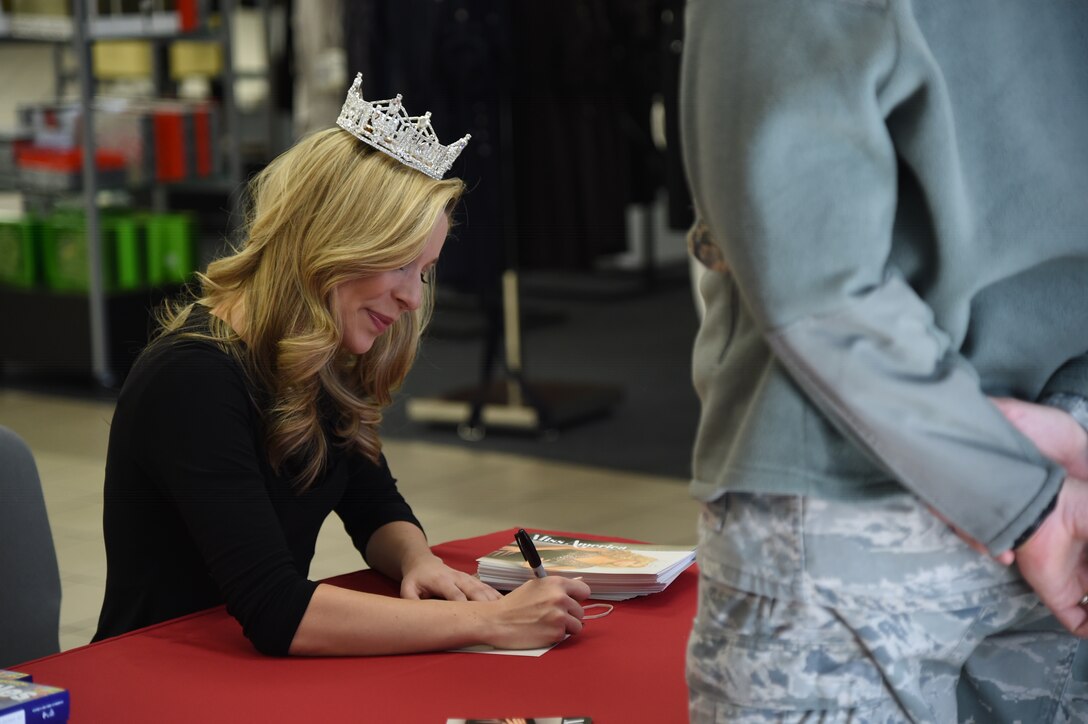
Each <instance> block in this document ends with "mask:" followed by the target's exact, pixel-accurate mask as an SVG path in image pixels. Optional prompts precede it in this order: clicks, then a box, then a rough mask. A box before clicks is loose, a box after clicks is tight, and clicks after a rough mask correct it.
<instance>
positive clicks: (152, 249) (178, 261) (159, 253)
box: [144, 213, 196, 286]
mask: <svg viewBox="0 0 1088 724" xmlns="http://www.w3.org/2000/svg"><path fill="white" fill-rule="evenodd" d="M144 218H145V223H146V226H147V281H148V283H149V284H150V285H151V286H161V285H165V284H184V283H185V282H187V281H189V278H190V276H191V275H192V273H193V272H194V271H196V253H195V249H194V246H195V245H194V240H193V220H192V217H191V216H190V215H189V214H183V213H165V214H157V213H152V214H146V215H145V217H144Z"/></svg>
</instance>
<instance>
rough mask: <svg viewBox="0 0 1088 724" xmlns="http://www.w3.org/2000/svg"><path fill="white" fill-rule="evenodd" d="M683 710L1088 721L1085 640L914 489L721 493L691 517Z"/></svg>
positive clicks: (1028, 722) (764, 718) (758, 716)
mask: <svg viewBox="0 0 1088 724" xmlns="http://www.w3.org/2000/svg"><path fill="white" fill-rule="evenodd" d="M698 556H699V557H698V560H699V567H700V574H701V578H700V581H699V610H698V614H697V616H696V619H695V625H694V628H693V630H692V633H691V638H690V641H689V643H688V664H687V676H688V688H689V692H690V715H691V721H692V722H697V723H700V724H702V723H708V722H715V723H721V722H730V724H733V723H735V722H768V721H776V722H777V721H790V722H801V721H804V722H904V721H915V722H938V723H940V724H948V723H950V722H956V721H961V722H975V723H977V724H988V723H989V722H1015V721H1020V722H1024V724H1035V723H1036V722H1052V721H1059V722H1065V721H1088V682H1086V679H1088V646H1086V647H1082V646H1080V645H1079V641H1078V639H1076V638H1074V637H1072V636H1071V635H1069V634H1067V633H1065V632H1064V630H1063V629H1062V628H1061V627H1060V625H1059V624H1058V623H1057V622H1056V621H1055V619H1054V618H1053V617H1052V616H1050V615H1049V613H1048V612H1047V610H1046V609H1045V607H1043V606H1042V605H1041V604H1040V603H1039V600H1038V598H1037V597H1036V596H1035V595H1034V594H1033V593H1032V592H1031V591H1030V589H1029V588H1028V587H1027V586H1026V585H1025V584H1024V583H1023V580H1022V579H1021V578H1020V576H1019V574H1018V573H1017V571H1016V569H1015V568H1014V567H1013V568H1006V567H1004V566H1001V565H999V564H997V563H995V562H993V561H991V560H989V559H988V558H986V557H984V556H980V555H979V554H978V553H976V552H974V551H973V550H971V549H970V548H968V547H967V546H966V545H964V544H963V542H962V541H960V539H959V538H957V537H956V536H955V535H954V534H953V533H952V532H951V531H950V530H949V529H948V527H947V526H945V525H944V524H943V523H941V522H940V521H938V520H937V519H936V518H935V517H934V516H933V515H932V514H931V513H930V512H929V511H928V510H926V509H925V508H924V507H923V506H921V505H919V504H918V502H917V501H916V499H915V498H914V497H913V496H910V495H906V494H893V495H888V496H884V497H880V498H873V499H870V500H862V501H849V502H846V501H829V500H817V499H812V498H803V497H796V496H770V495H766V496H765V495H750V494H739V493H738V494H729V495H726V496H724V497H723V498H721V499H719V500H717V501H715V502H714V503H711V504H708V505H706V506H705V507H704V510H703V514H702V516H701V519H700V524H699V551H698Z"/></svg>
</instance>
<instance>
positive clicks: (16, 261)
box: [0, 216, 41, 289]
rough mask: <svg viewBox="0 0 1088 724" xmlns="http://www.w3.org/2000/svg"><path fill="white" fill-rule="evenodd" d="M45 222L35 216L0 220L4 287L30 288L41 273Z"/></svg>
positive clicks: (0, 264)
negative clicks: (42, 230) (42, 232)
mask: <svg viewBox="0 0 1088 724" xmlns="http://www.w3.org/2000/svg"><path fill="white" fill-rule="evenodd" d="M40 239H41V223H40V222H39V221H38V220H37V219H36V218H34V217H32V216H26V217H22V218H12V219H0V284H4V285H6V286H11V287H20V288H24V289H29V288H32V287H34V286H37V284H38V280H39V273H40V271H39V270H40V267H41V262H40V258H39V257H40V253H41V249H40V246H41V241H40Z"/></svg>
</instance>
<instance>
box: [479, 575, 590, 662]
mask: <svg viewBox="0 0 1088 724" xmlns="http://www.w3.org/2000/svg"><path fill="white" fill-rule="evenodd" d="M589 593H590V590H589V586H587V585H586V584H585V583H583V582H582V581H579V580H575V579H572V578H564V577H563V576H548V577H547V578H534V579H532V580H530V581H527V582H525V583H523V584H521V585H520V586H518V587H517V588H515V589H514V590H513V591H511V592H510V593H508V594H507V595H506V596H504V597H503V598H502V599H501V600H499V601H488V602H485V603H484V604H483V605H485V606H488V607H489V611H488V612H487V614H486V618H487V629H488V634H487V636H486V638H485V640H486V642H487V643H488V644H490V645H491V646H494V647H496V648H500V649H534V648H538V647H541V646H551V645H552V644H554V643H557V642H559V641H562V640H563V639H564V638H565V637H566V636H567V635H568V634H571V635H573V634H576V633H579V632H580V631H581V630H582V615H583V613H582V606H581V602H582V601H584V600H585V599H586V598H588V597H589Z"/></svg>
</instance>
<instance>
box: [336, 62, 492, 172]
mask: <svg viewBox="0 0 1088 724" xmlns="http://www.w3.org/2000/svg"><path fill="white" fill-rule="evenodd" d="M336 125H338V126H340V127H341V128H343V129H344V130H345V131H347V132H348V133H350V134H351V135H353V136H355V137H356V138H358V139H359V140H360V141H363V142H364V143H366V144H368V145H370V146H373V147H374V148H376V149H378V150H379V151H381V152H383V153H386V154H388V155H390V156H392V157H393V158H395V159H397V160H398V161H400V162H401V163H403V164H404V165H406V166H410V167H411V168H414V169H416V170H417V171H422V172H423V173H425V174H427V175H428V176H430V177H431V178H434V179H438V180H442V177H443V176H444V175H445V174H446V172H447V171H449V170H450V166H452V165H453V162H454V161H456V160H457V157H458V156H460V155H461V151H463V150H464V149H465V146H467V145H468V141H469V139H470V138H472V136H471V135H469V134H467V133H466V134H465V137H464V138H461V139H458V140H457V141H454V142H453V143H451V144H450V145H448V146H443V145H442V144H441V143H439V142H438V136H437V135H435V132H434V129H433V128H431V112H430V111H427V112H426V113H424V114H423V115H422V116H409V115H408V112H407V111H405V110H404V106H403V105H402V104H401V95H400V93H398V94H397V97H396V98H392V99H390V100H386V101H368V100H364V99H363V74H362V73H357V74H356V75H355V82H354V83H352V84H351V88H349V89H348V96H347V98H346V99H345V100H344V107H343V108H342V109H341V110H340V117H339V118H337V119H336Z"/></svg>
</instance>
